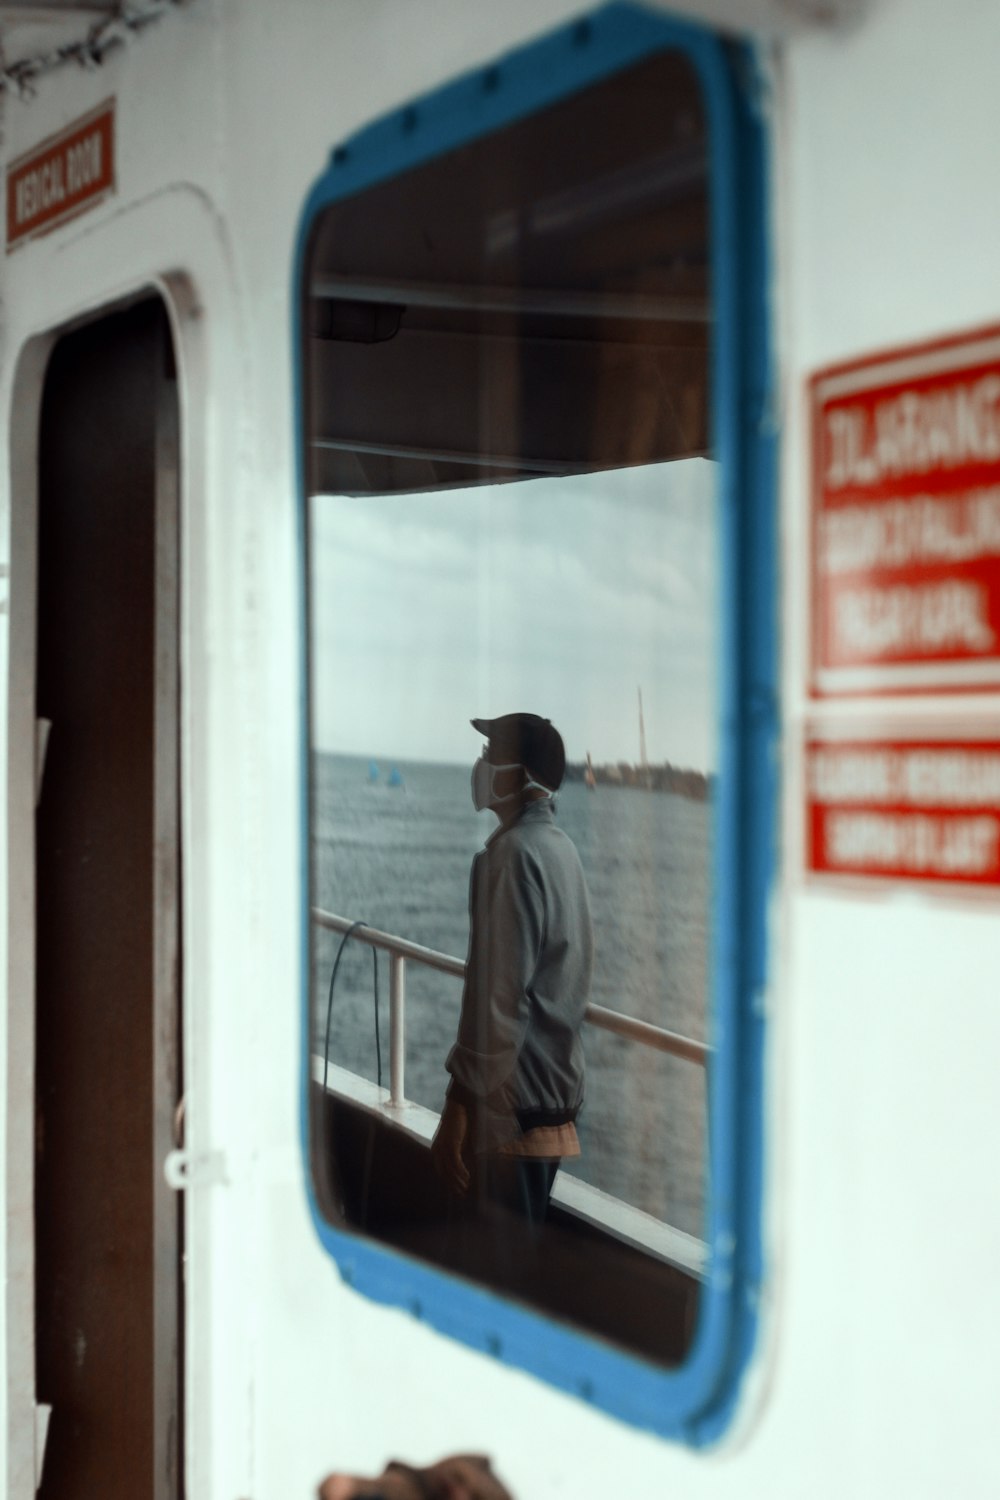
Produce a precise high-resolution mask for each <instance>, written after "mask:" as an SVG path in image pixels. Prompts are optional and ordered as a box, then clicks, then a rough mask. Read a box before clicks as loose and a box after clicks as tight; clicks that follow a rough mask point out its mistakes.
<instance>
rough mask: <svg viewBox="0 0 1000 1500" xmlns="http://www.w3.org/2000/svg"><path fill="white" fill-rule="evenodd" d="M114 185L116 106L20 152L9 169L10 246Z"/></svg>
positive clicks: (55, 223)
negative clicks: (29, 149) (23, 153)
mask: <svg viewBox="0 0 1000 1500" xmlns="http://www.w3.org/2000/svg"><path fill="white" fill-rule="evenodd" d="M114 186H115V105H114V100H113V99H109V100H107V101H106V102H105V103H104V104H101V105H100V106H99V107H98V108H97V109H95V110H92V111H91V113H90V114H88V115H86V116H84V118H83V119H81V120H75V121H74V122H73V124H72V125H69V126H67V127H66V129H65V130H61V131H59V133H58V134H57V135H53V136H49V137H48V139H46V140H44V141H42V142H41V143H40V144H39V145H38V146H35V147H33V149H32V150H31V151H29V152H27V153H26V154H25V155H23V156H19V157H17V158H16V160H14V161H12V162H11V163H10V165H9V166H8V168H7V249H8V251H9V250H13V249H15V248H16V246H17V245H19V244H21V243H23V242H24V241H25V240H29V239H32V238H33V237H34V236H35V235H37V234H44V233H47V232H48V231H49V230H50V229H55V228H57V226H58V225H60V224H63V223H65V222H66V220H67V219H72V218H75V217H76V216H77V214H80V213H83V212H84V211H85V210H86V209H89V208H93V207H95V206H96V205H97V204H98V203H99V202H100V201H101V200H102V199H103V198H104V197H106V195H107V194H108V193H110V192H113V191H114Z"/></svg>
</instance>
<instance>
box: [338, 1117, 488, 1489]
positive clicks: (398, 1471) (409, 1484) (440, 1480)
mask: <svg viewBox="0 0 1000 1500" xmlns="http://www.w3.org/2000/svg"><path fill="white" fill-rule="evenodd" d="M463 1113H464V1111H463ZM366 1495H367V1496H369V1497H375V1496H378V1497H379V1500H513V1496H512V1495H511V1493H510V1491H509V1490H508V1489H506V1488H505V1487H504V1485H502V1484H501V1483H500V1481H499V1479H498V1478H497V1476H496V1475H495V1474H494V1472H493V1470H492V1468H491V1467H490V1461H489V1459H488V1458H484V1457H483V1456H482V1455H481V1454H478V1453H461V1454H456V1456H455V1457H454V1458H442V1459H440V1460H439V1461H438V1463H436V1464H431V1465H430V1467H429V1468H427V1469H411V1468H410V1467H409V1466H408V1465H407V1464H400V1463H390V1464H386V1466H385V1469H384V1470H383V1471H382V1475H381V1478H379V1479H356V1478H353V1477H352V1476H351V1475H349V1474H331V1475H330V1476H329V1478H327V1479H324V1481H323V1483H322V1484H321V1485H320V1487H319V1500H362V1497H363V1496H366Z"/></svg>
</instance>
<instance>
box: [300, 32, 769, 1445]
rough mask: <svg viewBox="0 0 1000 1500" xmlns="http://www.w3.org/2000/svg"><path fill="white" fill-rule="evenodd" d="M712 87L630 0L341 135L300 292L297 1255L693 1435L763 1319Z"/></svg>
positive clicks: (752, 884) (725, 128)
mask: <svg viewBox="0 0 1000 1500" xmlns="http://www.w3.org/2000/svg"><path fill="white" fill-rule="evenodd" d="M732 77H733V72H732V63H731V60H730V59H729V58H727V57H726V55H725V54H724V53H723V52H722V50H721V48H718V47H717V46H716V45H715V44H714V43H713V42H711V40H710V39H707V38H704V37H701V36H699V35H696V34H695V33H692V32H689V31H688V30H687V29H681V28H675V27H671V26H669V25H667V24H666V23H662V22H658V21H653V20H651V19H650V18H648V17H645V16H643V15H641V13H639V12H634V13H633V12H631V11H629V10H628V9H624V8H621V7H615V8H614V9H613V10H612V11H609V12H607V13H604V14H603V15H599V16H598V17H596V18H594V19H593V20H592V21H588V22H586V23H583V24H581V25H580V26H577V27H574V28H572V29H571V30H570V31H569V32H566V33H563V34H561V35H559V36H557V37H555V38H552V39H551V40H550V41H549V42H546V43H542V44H539V45H537V46H535V47H532V48H530V49H528V50H527V51H526V52H525V53H524V54H521V55H518V56H516V57H514V58H511V59H507V60H505V61H504V62H502V63H501V64H500V65H499V66H498V67H496V68H493V69H489V70H487V71H486V72H484V73H483V74H482V75H480V76H479V77H476V78H472V79H468V80H463V81H462V82H461V83H460V84H457V85H455V86H454V87H453V88H452V89H451V90H447V91H445V93H444V94H442V95H440V96H437V98H436V100H433V101H428V102H427V103H424V104H418V105H416V106H414V107H412V108H410V109H408V110H406V111H403V112H402V113H401V114H400V116H398V117H397V118H395V119H393V120H390V121H387V122H383V124H382V125H380V126H376V127H373V128H372V130H371V131H369V132H367V133H366V134H365V135H363V136H362V137H359V138H358V140H357V141H356V142H353V143H349V144H348V146H347V147H346V148H345V149H344V150H342V151H341V152H339V153H335V156H334V161H333V164H332V165H331V169H330V172H329V173H328V174H327V176H326V177H325V178H324V179H323V181H322V182H321V183H320V185H319V187H318V188H317V190H316V192H315V193H314V194H313V198H312V200H311V202H310V204H309V206H308V208H307V211H306V216H305V224H304V233H303V237H302V248H301V254H300V267H299V274H300V295H301V304H300V306H301V314H300V317H301V326H300V349H301V372H300V377H301V384H302V393H303V399H302V406H301V412H302V430H301V442H302V449H301V451H302V472H303V478H304V489H305V500H304V504H305V521H306V525H305V531H306V559H307V561H306V570H307V596H308V618H307V637H308V683H309V724H308V752H309V755H308V785H309V799H308V809H309V819H308V839H309V851H310V856H309V873H310V889H309V898H308V936H307V952H308V955H309V965H308V969H309V972H308V985H307V989H308V994H307V999H306V1027H305V1031H306V1048H305V1050H306V1055H307V1062H306V1070H307V1080H308V1083H307V1120H308V1146H309V1163H310V1173H311V1181H312V1186H313V1191H314V1208H315V1212H316V1217H317V1223H318V1225H319V1228H320V1233H321V1235H322V1236H323V1238H324V1241H325V1242H326V1243H327V1244H328V1245H329V1247H330V1249H331V1250H332V1252H333V1253H334V1255H335V1256H336V1257H337V1260H338V1263H339V1264H340V1266H341V1268H342V1270H343V1272H344V1274H345V1275H347V1276H349V1277H350V1278H351V1279H352V1280H353V1281H354V1282H355V1283H356V1284H358V1285H359V1287H360V1288H361V1289H362V1290H365V1291H367V1292H369V1293H370V1294H373V1295H376V1296H379V1297H382V1298H386V1299H389V1300H393V1301H397V1302H398V1301H402V1302H405V1303H407V1304H408V1305H410V1306H411V1307H412V1308H413V1309H414V1310H415V1311H419V1312H420V1313H421V1315H424V1316H427V1317H428V1318H430V1319H431V1320H432V1321H434V1322H435V1323H437V1324H438V1325H439V1326H443V1327H447V1328H449V1329H450V1330H451V1331H453V1332H457V1333H459V1334H460V1336H462V1337H465V1338H466V1339H468V1340H470V1341H472V1342H475V1343H479V1344H481V1345H484V1346H485V1347H488V1348H491V1349H493V1350H494V1351H495V1352H497V1353H499V1354H500V1355H501V1356H502V1357H507V1358H510V1359H511V1360H514V1361H515V1362H518V1363H522V1364H527V1365H529V1366H531V1367H533V1368H538V1369H541V1368H544V1370H545V1372H546V1373H547V1374H548V1375H549V1376H550V1378H555V1379H556V1380H558V1381H560V1382H561V1383H563V1384H568V1385H570V1386H571V1387H573V1388H575V1389H577V1390H580V1391H583V1392H585V1393H586V1394H587V1395H588V1396H589V1397H590V1398H591V1399H594V1400H596V1401H598V1402H599V1403H600V1404H603V1405H605V1406H608V1407H610V1408H611V1409H614V1410H617V1411H619V1412H621V1413H622V1414H623V1415H626V1416H629V1417H631V1418H632V1419H633V1420H639V1421H643V1422H645V1423H648V1424H649V1425H653V1426H656V1427H658V1428H660V1429H661V1430H664V1431H677V1430H682V1429H683V1430H685V1431H686V1432H687V1433H688V1435H690V1436H692V1437H696V1436H708V1435H710V1434H711V1431H712V1430H716V1428H717V1425H718V1423H719V1422H721V1420H723V1413H724V1410H725V1404H726V1402H727V1401H731V1399H732V1392H733V1390H734V1383H733V1378H732V1377H733V1375H734V1374H735V1372H736V1370H738V1368H739V1365H740V1362H741V1360H742V1359H743V1358H745V1354H746V1349H747V1347H748V1339H749V1337H750V1332H751V1325H752V1318H748V1316H747V1315H746V1308H745V1306H742V1305H739V1303H738V1301H734V1298H735V1299H739V1298H740V1297H742V1296H743V1295H744V1293H745V1292H746V1287H747V1283H748V1281H750V1280H752V1279H753V1278H754V1276H755V1274H756V1273H755V1271H754V1264H755V1256H756V1253H757V1250H756V1247H757V1233H756V1197H755V1173H756V1170H757V1153H758V1149H759V1098H758V1090H757V1086H756V1076H755V1067H756V1062H757V1059H758V1057H759V1034H758V1030H757V1028H758V1026H759V1022H756V1021H755V1020H754V1019H753V1016H752V1014H751V1011H750V1007H749V1004H748V996H749V994H750V992H751V990H752V988H753V987H754V986H755V985H759V983H760V982H761V980H762V977H763V970H762V964H763V953H762V943H761V941H760V933H761V931H762V920H761V907H762V904H763V895H764V880H765V879H766V873H767V864H768V857H769V856H768V847H767V839H768V835H767V832H766V828H767V822H766V820H767V817H768V809H769V802H768V795H769V789H768V787H767V785H766V762H765V750H766V741H767V736H768V734H769V733H770V725H769V724H766V723H763V721H762V717H761V715H759V714H758V718H757V721H755V724H754V725H753V726H750V725H749V724H748V725H747V726H746V727H744V724H743V718H744V715H745V711H746V710H745V705H746V703H747V702H748V701H749V692H748V688H747V684H748V682H749V681H750V678H751V676H753V678H754V681H755V685H756V687H757V688H758V694H759V691H760V689H761V688H762V687H763V688H766V687H767V685H768V682H769V678H768V675H767V674H768V673H769V672H770V671H771V664H770V659H769V653H768V648H767V621H766V618H765V617H764V608H763V606H762V605H761V604H760V603H759V602H758V605H757V606H756V613H755V612H754V610H752V609H751V608H750V606H749V603H744V602H743V601H744V598H747V599H748V598H749V595H748V591H747V590H746V574H747V572H748V570H750V571H756V572H757V574H758V576H760V574H761V571H762V568H763V562H764V560H766V557H767V551H766V548H767V540H768V539H767V504H766V498H767V497H766V485H765V483H764V480H765V477H766V476H765V473H764V468H765V465H766V451H765V449H764V447H763V446H762V444H761V443H760V441H759V439H758V440H756V441H755V442H754V443H750V442H748V441H747V440H746V437H745V434H744V433H743V431H742V428H741V426H740V422H739V420H738V419H739V418H740V417H742V415H743V414H744V410H745V391H744V386H745V384H746V383H747V382H748V381H749V380H750V378H751V370H750V361H751V359H752V358H756V359H757V360H758V361H762V360H763V350H762V348H761V345H762V343H763V340H762V338H761V336H760V329H759V327H758V328H757V329H755V330H753V332H754V334H755V335H756V340H755V339H754V337H750V338H747V337H746V332H749V331H750V330H749V325H748V321H747V319H746V318H744V319H743V322H742V323H741V324H740V326H741V327H742V328H743V329H744V330H745V333H744V338H743V339H742V340H737V338H736V328H737V307H736V305H735V301H734V294H735V292H736V291H737V289H738V288H739V286H740V281H741V278H739V277H737V274H736V272H737V269H738V267H737V264H736V261H735V259H734V256H735V250H736V239H735V236H736V235H737V234H738V233H739V232H741V229H740V226H739V225H738V223H737V215H736V194H735V184H734V177H735V173H736V170H737V164H738V162H739V161H740V160H741V159H742V160H743V163H744V170H745V169H746V167H747V166H748V165H749V164H750V152H749V147H750V146H751V145H752V144H753V143H754V141H755V140H756V137H755V135H754V132H753V129H752V127H751V125H750V123H749V120H747V119H745V118H743V117H742V114H741V110H740V105H739V94H738V91H737V89H736V88H735V86H734V84H733V81H732ZM754 247H756V253H758V254H759V244H757V242H756V241H754V242H753V244H751V242H750V237H749V236H748V237H747V242H746V244H745V245H744V250H745V256H744V262H743V263H742V264H741V266H740V267H739V269H741V270H742V273H743V274H742V290H743V294H744V296H745V297H746V299H747V308H748V310H752V309H753V307H754V306H755V305H756V304H755V301H754V298H759V296H760V294H761V288H760V286H759V284H756V283H755V280H754V272H753V271H752V270H749V271H748V266H752V263H753V261H752V257H753V254H754V253H755V250H754ZM761 272H762V267H761V266H760V265H759V264H758V265H757V267H756V274H757V276H758V277H759V276H760V274H761ZM748 281H749V283H750V285H749V287H748V286H747V283H748ZM761 368H763V365H762V364H761ZM741 398H743V400H744V406H742V407H741ZM754 463H756V465H757V466H758V468H757V472H754V471H753V468H752V466H753V464H754ZM737 494H739V505H738V506H737V505H736V496H737ZM515 711H516V712H518V713H526V714H528V715H531V716H533V717H532V718H531V719H530V721H525V722H522V723H521V724H519V725H517V726H515V728H516V730H517V735H516V736H515V738H514V739H513V740H512V739H511V738H510V736H511V734H512V733H514V729H512V726H511V724H510V722H509V721H506V720H505V721H504V722H503V723H501V724H498V725H496V726H493V728H492V729H490V728H487V729H486V730H483V729H482V726H480V727H479V729H474V728H473V726H472V725H471V724H470V720H473V719H479V718H486V719H492V718H494V717H495V716H498V715H500V716H504V715H508V714H511V713H513V712H515ZM764 717H765V718H766V715H765V716H764ZM546 720H549V721H551V722H552V724H554V725H555V727H556V729H557V730H558V731H559V735H560V736H561V740H562V744H563V746H564V748H565V761H566V766H565V774H564V775H562V774H561V770H562V767H561V761H560V764H559V765H558V766H556V767H553V763H552V755H553V754H555V753H556V752H555V751H552V744H553V737H552V730H551V728H539V725H541V724H544V721H546ZM721 726H725V728H723V727H721ZM518 736H519V737H518ZM512 745H513V746H514V748H513V749H512V748H511V746H512ZM546 747H548V748H546ZM481 751H484V753H486V754H488V755H489V758H490V759H491V760H492V762H493V765H494V766H495V767H499V769H493V767H488V768H486V769H485V770H484V771H483V772H482V773H481V774H482V776H483V778H484V783H483V784H488V786H489V788H490V790H491V793H492V796H493V797H494V799H495V801H494V811H493V812H489V811H485V812H481V813H478V814H477V812H476V811H475V810H474V808H473V805H472V799H471V798H470V770H471V767H472V764H473V762H474V761H475V760H476V759H477V757H478V756H479V754H480V752H481ZM550 752H551V754H550ZM510 763H518V764H522V765H523V766H525V767H526V768H527V770H526V772H522V771H518V772H513V771H509V770H505V769H504V767H505V766H507V765H508V764H510ZM526 783H527V784H526ZM553 788H556V796H555V799H554V807H555V812H554V816H553V810H552V809H553V799H552V798H550V796H549V793H550V791H552V790H553ZM480 800H482V797H480ZM751 810H752V811H753V813H754V815H755V816H756V817H758V818H760V819H762V820H764V831H763V832H761V833H760V834H759V835H757V836H758V837H759V838H760V839H763V847H762V846H761V844H760V843H755V844H754V845H753V847H752V850H751V847H750V845H749V842H748V840H749V838H750V835H751V830H750V829H749V827H748V822H747V819H748V815H749V813H750V812H751ZM553 825H554V826H555V827H556V828H558V830H559V833H558V835H553V834H552V832H551V830H552V827H553ZM494 829H495V830H496V832H495V833H494V834H493V836H492V837H490V834H491V831H492V830H494ZM565 835H568V836H569V840H571V844H570V845H569V846H568V845H567V840H566V837H565ZM484 841H485V852H483V850H484ZM570 850H575V853H573V852H568V851H570ZM751 858H754V859H756V860H757V861H758V867H757V868H753V867H751V865H750V863H749V861H750V859H751ZM473 865H474V866H475V872H476V873H475V874H474V875H473V877H472V881H471V886H470V868H472V867H473ZM580 871H582V879H583V881H584V882H585V885H586V887H587V889H588V890H589V912H590V927H589V929H588V919H587V915H586V903H585V901H584V898H583V897H582V895H581V893H580V889H579V873H580ZM470 923H471V938H470ZM591 932H592V937H593V959H592V961H591V957H590V953H591ZM467 956H468V959H469V966H468V971H466V967H465V964H466V958H467ZM588 981H589V996H588ZM463 993H464V998H463ZM588 999H589V1008H588V1009H587V1011H586V1013H585V1014H584V1011H583V1003H584V1001H585V1000H588ZM456 1040H457V1042H458V1045H457V1046H456V1045H455V1044H456ZM581 1050H582V1055H583V1059H584V1061H583V1063H582V1064H581V1063H580V1053H581ZM446 1060H447V1061H448V1068H450V1075H449V1071H447V1070H446ZM450 1079H451V1081H450ZM584 1079H585V1082H584ZM446 1087H448V1088H449V1089H450V1093H451V1104H450V1105H449V1106H448V1109H447V1111H446V1132H445V1133H446V1135H447V1134H448V1131H449V1130H450V1128H451V1126H452V1125H453V1123H454V1121H455V1119H456V1118H457V1119H458V1120H459V1121H460V1131H462V1130H464V1131H466V1132H467V1135H466V1140H465V1145H464V1156H463V1158H462V1167H460V1168H459V1169H458V1170H459V1172H460V1173H461V1172H462V1170H463V1168H464V1170H465V1172H466V1173H467V1174H469V1175H471V1179H472V1180H471V1184H470V1185H469V1187H468V1188H467V1189H466V1191H464V1192H461V1191H456V1190H455V1189H456V1184H455V1182H451V1183H449V1169H448V1161H449V1157H448V1153H447V1152H446V1151H443V1150H440V1149H439V1151H438V1153H437V1154H438V1161H437V1165H438V1167H439V1168H442V1167H443V1169H444V1170H443V1175H442V1172H441V1171H438V1172H435V1169H434V1162H433V1161H432V1154H431V1150H430V1143H431V1140H432V1139H433V1137H434V1134H435V1131H436V1130H437V1128H438V1119H439V1116H440V1113H441V1110H442V1108H443V1106H444V1105H445V1091H446ZM581 1092H582V1094H583V1099H584V1103H583V1108H582V1111H580V1112H579V1114H577V1112H576V1111H577V1106H578V1104H579V1100H580V1094H581ZM737 1130H738V1131H739V1145H740V1148H741V1149H740V1151H736V1150H735V1149H734V1148H735V1146H736V1144H737ZM439 1146H440V1143H439ZM556 1158H558V1163H559V1170H558V1172H557V1173H556V1175H555V1177H554V1180H553V1172H554V1170H555V1168H554V1159H556ZM549 1163H553V1165H551V1166H550V1165H549ZM540 1184H541V1186H540ZM458 1186H461V1183H459V1184H458ZM549 1191H551V1197H550V1198H549V1199H548V1203H547V1206H546V1194H547V1193H548V1192H549ZM539 1193H540V1195H541V1196H540V1198H539V1197H538V1194H539ZM380 1245H381V1246H385V1247H388V1248H390V1249H391V1250H392V1251H395V1252H401V1254H396V1255H392V1256H389V1255H385V1254H384V1253H380V1251H379V1249H378V1246H380ZM470 1283H473V1284H475V1283H478V1284H480V1285H482V1286H485V1287H486V1288H487V1289H489V1290H490V1291H492V1292H495V1293H499V1295H500V1298H501V1299H502V1301H500V1302H491V1303H489V1304H484V1303H483V1302H482V1301H481V1300H480V1299H477V1298H476V1297H475V1295H474V1294H473V1293H472V1291H471V1288H470V1286H469V1284H470ZM487 1305H488V1306H489V1307H490V1308H492V1309H493V1311H491V1312H490V1313H488V1314H487V1313H486V1312H484V1310H483V1309H484V1307H485V1306H487ZM546 1348H547V1349H548V1351H549V1352H548V1353H545V1352H544V1350H545V1349H546ZM554 1349H558V1355H554V1354H553V1352H552V1351H553V1350H554ZM540 1351H542V1352H540ZM741 1351H742V1352H741ZM636 1356H638V1357H639V1358H638V1359H637V1358H636ZM699 1411H702V1412H704V1413H706V1414H710V1415H706V1416H705V1417H704V1418H703V1420H702V1421H701V1424H700V1425H698V1423H697V1422H696V1420H695V1416H696V1413H697V1412H699ZM713 1423H714V1424H715V1428H713Z"/></svg>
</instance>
